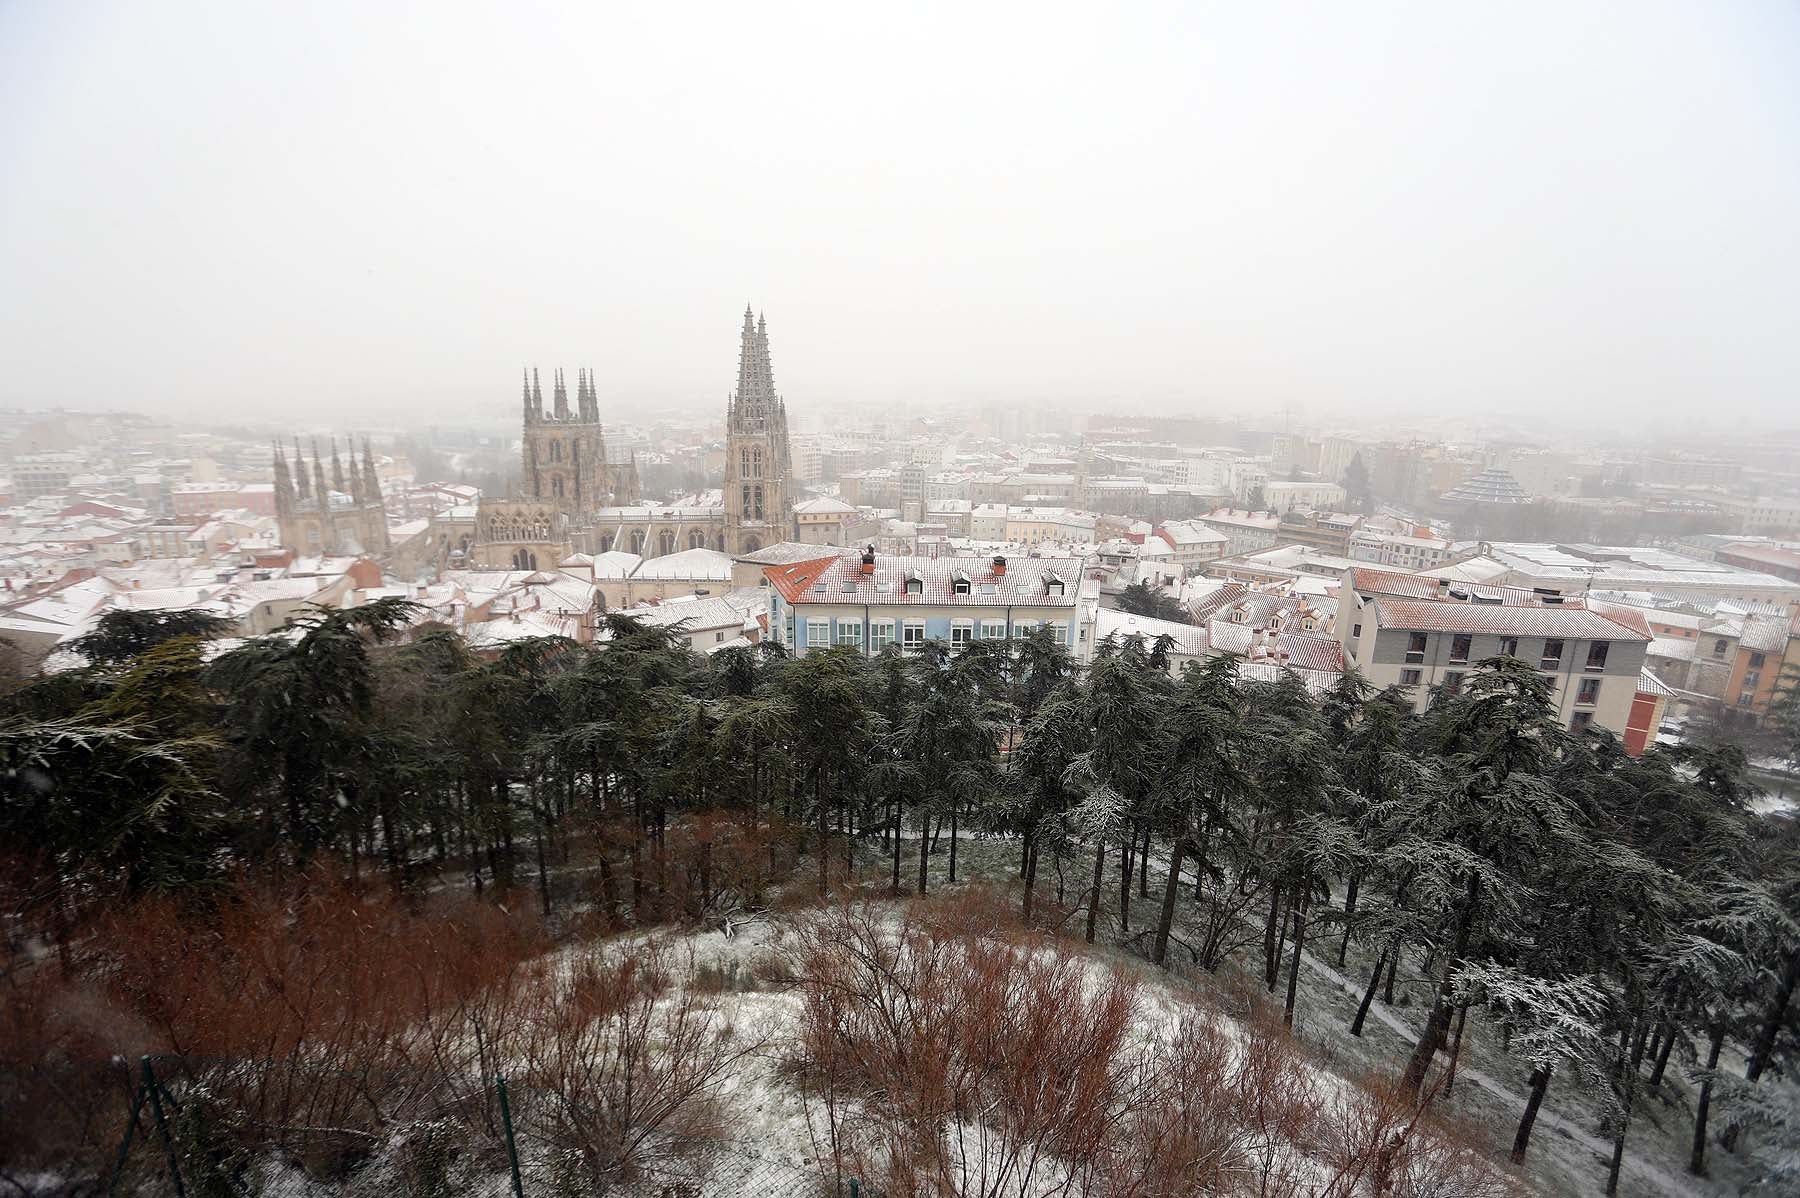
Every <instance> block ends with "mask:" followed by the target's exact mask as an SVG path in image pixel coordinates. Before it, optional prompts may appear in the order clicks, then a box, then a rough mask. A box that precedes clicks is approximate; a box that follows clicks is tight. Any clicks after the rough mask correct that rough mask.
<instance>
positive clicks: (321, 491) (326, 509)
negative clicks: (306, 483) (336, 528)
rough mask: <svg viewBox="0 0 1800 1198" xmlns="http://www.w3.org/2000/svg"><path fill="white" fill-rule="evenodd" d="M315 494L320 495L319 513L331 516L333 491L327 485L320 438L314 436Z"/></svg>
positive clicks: (327, 516) (328, 517) (327, 517)
mask: <svg viewBox="0 0 1800 1198" xmlns="http://www.w3.org/2000/svg"><path fill="white" fill-rule="evenodd" d="M313 494H315V495H317V496H318V497H319V514H320V515H321V516H324V517H325V518H326V519H330V518H331V492H330V491H328V490H327V489H326V487H325V459H324V458H323V457H322V456H321V455H320V454H319V439H318V438H317V437H314V438H313Z"/></svg>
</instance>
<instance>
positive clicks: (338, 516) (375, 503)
mask: <svg viewBox="0 0 1800 1198" xmlns="http://www.w3.org/2000/svg"><path fill="white" fill-rule="evenodd" d="M312 451H313V461H312V470H311V471H310V472H308V470H307V468H306V459H305V457H304V456H302V455H301V453H300V443H299V442H298V441H295V442H294V465H293V468H292V470H290V469H289V467H288V462H287V456H286V455H285V454H284V453H283V452H282V449H281V446H280V445H276V446H275V520H276V524H277V525H278V526H279V528H280V530H281V543H282V545H283V546H285V547H287V548H289V549H292V550H293V551H294V552H296V553H299V554H303V555H306V556H326V555H347V556H360V555H362V554H365V553H369V554H378V553H385V552H387V550H388V548H389V542H388V525H387V507H386V505H385V504H384V503H383V502H382V498H381V483H380V480H379V479H377V478H376V476H375V455H374V454H373V453H371V452H370V451H369V442H368V439H367V438H366V437H365V438H364V439H363V456H362V461H361V462H360V463H359V462H357V460H356V445H355V443H354V442H353V443H352V444H351V446H350V470H349V473H348V474H346V473H345V471H344V462H343V459H342V458H341V457H339V456H338V447H337V438H336V437H333V438H332V439H331V477H330V479H329V480H327V478H326V476H325V459H324V457H323V455H321V454H320V453H319V443H318V442H317V441H314V442H313V447H312ZM328 481H329V483H330V485H329V486H327V485H326V484H327V482H328Z"/></svg>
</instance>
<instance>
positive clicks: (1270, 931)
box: [1263, 886, 1281, 994]
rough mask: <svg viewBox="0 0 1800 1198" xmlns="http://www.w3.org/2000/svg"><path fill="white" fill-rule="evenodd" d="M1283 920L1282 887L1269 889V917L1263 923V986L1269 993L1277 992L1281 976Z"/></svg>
mask: <svg viewBox="0 0 1800 1198" xmlns="http://www.w3.org/2000/svg"><path fill="white" fill-rule="evenodd" d="M1280 919H1281V887H1279V886H1271V887H1270V888H1269V916H1268V918H1267V919H1266V920H1264V921H1263V984H1264V986H1265V987H1266V988H1267V989H1268V991H1269V993H1271V994H1273V993H1274V992H1275V979H1276V978H1277V977H1279V976H1280V973H1281V966H1280V958H1279V957H1278V956H1277V955H1276V954H1277V952H1278V951H1279V949H1278V947H1277V944H1278V940H1279V935H1280V922H1279V921H1280Z"/></svg>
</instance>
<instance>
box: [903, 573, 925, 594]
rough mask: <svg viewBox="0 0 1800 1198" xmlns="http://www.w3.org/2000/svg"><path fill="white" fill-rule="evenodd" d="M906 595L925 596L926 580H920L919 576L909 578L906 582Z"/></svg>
mask: <svg viewBox="0 0 1800 1198" xmlns="http://www.w3.org/2000/svg"><path fill="white" fill-rule="evenodd" d="M906 593H907V594H908V595H923V594H924V593H925V580H924V579H923V578H920V577H919V576H918V575H917V574H915V575H913V576H912V577H911V578H908V579H907V580H906Z"/></svg>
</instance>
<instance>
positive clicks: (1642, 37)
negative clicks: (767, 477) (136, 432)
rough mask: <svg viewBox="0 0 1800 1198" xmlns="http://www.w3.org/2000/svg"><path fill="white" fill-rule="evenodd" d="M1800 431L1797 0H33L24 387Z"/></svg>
mask: <svg viewBox="0 0 1800 1198" xmlns="http://www.w3.org/2000/svg"><path fill="white" fill-rule="evenodd" d="M746 301H749V302H753V303H755V304H756V305H757V306H758V307H759V308H761V309H763V310H765V311H766V312H767V314H768V318H769V327H770V340H771V345H772V350H773V354H774V363H775V372H776V380H777V383H778V384H779V385H780V387H781V389H782V390H783V391H784V392H785V393H786V395H787V397H788V401H789V404H790V406H791V407H793V408H795V409H803V410H805V411H806V412H808V413H816V412H819V411H822V410H824V409H826V408H827V407H828V406H830V405H833V404H835V403H840V402H851V403H857V404H884V405H893V404H905V403H908V402H913V401H916V402H918V403H920V404H937V403H943V402H949V401H969V402H984V401H989V400H1032V399H1039V398H1041V399H1044V400H1048V401H1053V402H1057V403H1061V404H1068V405H1082V406H1092V407H1097V408H1104V409H1107V410H1120V409H1137V408H1142V409H1146V410H1149V409H1156V408H1160V409H1166V410H1179V409H1185V410H1192V411H1198V412H1208V413H1218V412H1226V413H1232V412H1248V411H1252V410H1257V409H1261V410H1264V411H1274V412H1279V411H1281V410H1283V409H1291V410H1292V411H1293V412H1294V413H1295V414H1296V418H1298V419H1303V420H1318V421H1321V422H1326V423H1331V422H1334V421H1336V420H1337V419H1338V418H1339V417H1340V416H1343V417H1354V416H1355V415H1356V414H1358V413H1365V412H1395V411H1399V412H1420V413H1428V412H1434V411H1445V410H1450V411H1456V412H1484V411H1485V412H1505V411H1506V410H1507V409H1508V408H1511V409H1513V410H1516V411H1517V412H1519V413H1520V414H1522V416H1524V417H1526V418H1528V421H1527V422H1531V421H1535V422H1537V423H1539V424H1541V425H1542V426H1543V427H1545V428H1550V427H1553V425H1552V423H1551V422H1553V421H1560V420H1565V419H1570V418H1575V419H1579V420H1581V421H1583V422H1584V423H1586V424H1588V425H1594V424H1602V423H1605V422H1608V421H1617V420H1621V419H1623V420H1625V421H1627V422H1628V423H1627V424H1626V426H1625V427H1628V428H1637V427H1640V426H1641V424H1642V421H1643V420H1645V419H1649V420H1653V421H1654V422H1655V423H1656V424H1657V425H1658V426H1659V427H1676V428H1683V427H1700V426H1703V425H1706V424H1712V425H1717V424H1718V423H1719V422H1720V421H1721V420H1727V421H1735V420H1742V419H1749V420H1752V421H1760V420H1771V421H1772V420H1780V419H1782V418H1783V417H1784V416H1785V417H1786V419H1787V422H1788V423H1789V424H1793V423H1800V417H1797V416H1796V413H1800V5H1796V4H1794V3H1787V2H1773V0H1771V2H1767V3H1757V2H1754V0H1744V2H1737V0H1730V2H1718V0H1701V2H1696V3H1692V4H1676V5H1667V4H1656V3H1641V2H1633V3H1620V4H1616V5H1587V4H1570V3H1551V4H1544V5H1532V4H1521V3H1495V4H1483V5H1476V4H1461V3H1445V2H1443V0H1429V2H1422V3H1417V4H1389V3H1374V2H1369V0H1363V2H1359V3H1354V4H1312V5H1301V6H1294V7H1286V6H1282V5H1276V4H1243V3H1233V4H1211V5H1208V4H1197V3H1190V4H1179V5H1168V6H1162V5H1152V4H1143V3H1132V4H1125V5H1105V4H1095V3H1092V2H1089V3H1086V4H1081V5H1077V6H1068V7H1064V6H1058V5H1050V4H1044V3H1032V4H1021V5H1017V6H1008V7H990V6H985V5H976V4H970V3H947V4H942V5H932V6H920V5H912V4H883V5H874V4H842V3H838V4H818V5H808V6H790V5H786V4H781V3H773V2H767V0H755V2H740V3H735V4H731V5H728V6H724V7H716V8H714V7H710V6H706V7H702V6H699V5H695V4H688V3H679V4H673V3H672V4H639V5H631V6H624V5H616V6H615V5H602V4H595V3H584V4H571V5H568V6H561V5H545V6H532V5H526V4H520V3H506V4H495V5H492V6H486V5H462V4H453V3H446V2H445V0H433V2H431V3H422V4H418V5H405V4H400V3H390V2H387V0H383V2H380V3H368V2H366V0H358V2H354V3H335V2H326V0H308V2H307V3H291V2H288V3H279V4H266V5H265V4H262V3H255V2H251V0H220V2H218V3H212V4H204V5H202V4H189V3H178V2H174V0H158V2H157V3H142V2H134V3H121V4H105V3H98V2H94V3H86V2H80V0H71V2H68V3H63V2H52V0H37V2H29V0H0V404H4V405H16V404H30V405H37V404H66V405H70V406H81V407H92V406H97V405H101V404H109V405H110V404H118V405H124V406H132V407H137V408H140V409H142V410H146V411H151V412H156V413H164V414H171V415H174V414H181V415H191V414H196V413H217V412H221V411H227V410H231V409H237V410H241V411H243V412H245V413H246V414H255V415H273V414H276V413H278V412H279V411H280V410H281V406H282V405H284V404H294V403H310V404H312V405H315V409H316V410H318V411H320V412H323V413H324V414H327V415H330V416H334V417H338V416H342V417H349V418H354V417H359V416H361V417H365V418H368V419H376V418H397V417H402V416H409V415H416V416H417V417H418V418H420V419H426V418H427V413H428V412H429V411H430V410H431V409H432V406H433V405H434V404H437V405H442V410H444V411H447V412H451V413H454V414H457V415H462V414H466V413H468V412H472V411H476V410H478V409H479V408H480V407H481V406H482V405H484V404H492V405H498V406H501V407H510V405H512V404H514V403H515V402H516V394H517V381H516V380H517V376H518V372H519V367H520V365H521V364H522V363H526V362H535V363H539V364H541V365H542V366H543V367H545V368H546V369H547V368H549V367H551V366H554V365H557V364H559V363H560V364H563V365H566V366H568V367H570V368H573V367H574V366H576V365H578V364H580V365H591V366H593V367H595V368H596V369H597V371H598V372H599V377H600V382H601V393H602V401H603V409H604V410H606V411H608V413H609V417H610V418H612V419H640V418H642V416H643V415H644V414H645V413H646V412H649V411H652V410H654V409H656V408H658V407H661V406H677V405H679V406H684V407H691V406H693V405H696V404H700V403H705V404H709V405H711V404H716V403H719V402H721V401H722V399H723V397H724V395H725V392H726V391H727V389H728V388H729V387H730V385H731V383H732V381H733V379H734V377H735V369H736V349H737V346H736V332H737V326H738V322H739V320H740V318H741V313H742V311H743V307H744V304H745V303H746Z"/></svg>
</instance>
